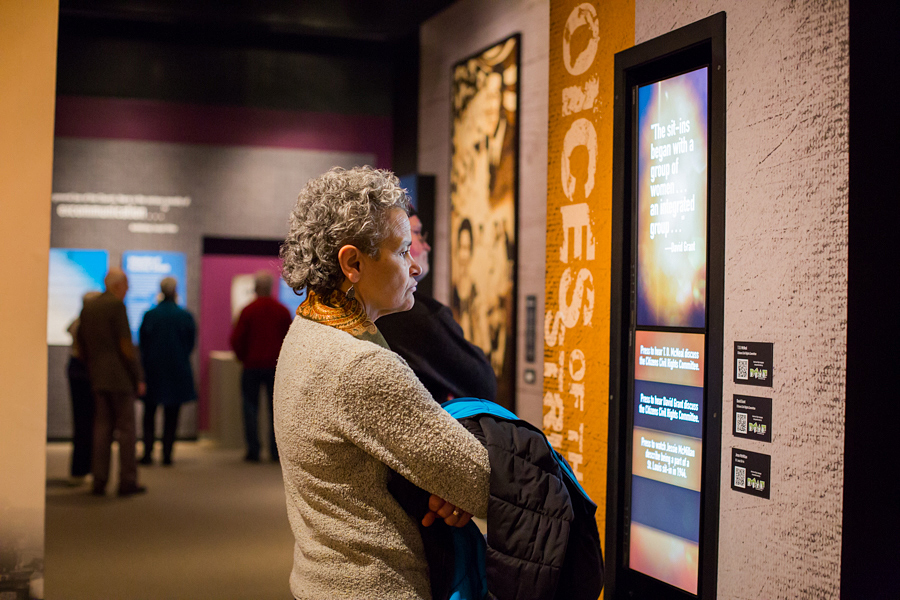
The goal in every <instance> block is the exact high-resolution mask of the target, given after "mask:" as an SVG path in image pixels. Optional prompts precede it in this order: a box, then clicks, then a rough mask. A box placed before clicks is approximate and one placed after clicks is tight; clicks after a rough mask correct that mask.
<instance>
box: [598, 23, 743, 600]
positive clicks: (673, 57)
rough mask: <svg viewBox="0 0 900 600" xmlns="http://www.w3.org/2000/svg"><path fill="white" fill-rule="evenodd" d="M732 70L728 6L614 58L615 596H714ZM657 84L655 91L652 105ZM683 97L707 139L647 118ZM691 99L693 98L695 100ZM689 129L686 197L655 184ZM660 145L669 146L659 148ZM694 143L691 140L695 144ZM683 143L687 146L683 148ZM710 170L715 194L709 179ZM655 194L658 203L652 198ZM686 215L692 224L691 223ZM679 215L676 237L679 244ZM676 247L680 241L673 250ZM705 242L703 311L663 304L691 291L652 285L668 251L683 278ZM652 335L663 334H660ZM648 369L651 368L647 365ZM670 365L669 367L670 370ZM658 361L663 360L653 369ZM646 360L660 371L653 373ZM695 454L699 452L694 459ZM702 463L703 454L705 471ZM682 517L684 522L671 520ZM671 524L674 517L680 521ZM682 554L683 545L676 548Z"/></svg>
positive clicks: (609, 547)
mask: <svg viewBox="0 0 900 600" xmlns="http://www.w3.org/2000/svg"><path fill="white" fill-rule="evenodd" d="M725 74H726V68H725V13H724V12H722V13H718V14H715V15H712V16H710V17H708V18H706V19H703V20H701V21H698V22H696V23H693V24H691V25H688V26H686V27H683V28H681V29H678V30H675V31H672V32H670V33H667V34H665V35H663V36H660V37H658V38H655V39H653V40H649V41H647V42H645V43H642V44H640V45H637V46H634V47H633V48H630V49H628V50H625V51H623V52H620V53H618V54H616V57H615V107H614V115H615V116H614V118H615V122H614V142H613V145H614V148H613V201H612V265H611V267H612V268H611V271H612V273H611V299H610V313H611V314H610V355H609V358H610V379H609V386H610V411H609V449H610V450H609V466H608V468H609V471H608V483H607V515H606V523H607V525H606V562H607V581H606V597H607V598H613V599H615V598H653V599H657V598H659V599H674V598H678V599H681V598H715V597H716V592H717V590H716V585H717V563H718V528H719V522H718V521H719V489H720V481H719V480H720V472H721V471H720V469H721V435H722V370H723V304H724V274H725V82H726V78H725ZM679 78H681V79H684V81H685V82H687V88H686V89H689V90H690V89H692V88H690V86H691V85H693V86H694V88H693V90H694V91H693V92H691V91H689V92H687V93H682V92H679V91H678V90H680V89H681V88H676V87H675V86H677V85H681V83H680V82H679V81H678V80H679ZM704 80H705V81H704ZM666 82H674V83H672V84H671V85H672V90H673V92H672V95H673V97H674V98H675V99H674V100H672V101H670V100H669V95H668V94H669V92H668V91H657V90H665V89H666V88H664V86H665V85H669V84H667V83H666ZM691 82H694V83H693V84H691ZM657 84H659V85H657ZM701 88H702V89H701ZM697 89H700V91H701V92H702V93H697V92H696V90H697ZM653 93H656V94H657V97H656V98H654V99H652V100H647V99H646V98H649V97H651V96H650V94H653ZM680 93H681V94H682V96H684V97H685V98H689V99H690V98H691V97H698V98H699V97H703V100H701V101H697V102H695V103H694V104H695V105H696V106H693V107H692V108H689V109H686V110H685V114H691V115H702V113H704V112H705V118H706V123H705V125H706V127H705V130H706V132H705V133H706V135H705V136H704V138H703V139H702V140H701V139H700V137H699V134H698V133H697V129H698V128H697V127H696V125H695V129H694V132H693V133H686V132H685V130H687V131H690V127H691V119H689V118H684V119H682V118H678V119H675V118H673V119H672V120H671V122H669V120H668V118H667V119H666V123H664V124H662V125H660V124H659V123H653V124H651V125H650V126H649V127H648V126H647V123H646V121H647V118H644V119H643V122H641V114H642V113H641V111H647V112H649V110H650V109H649V108H647V107H648V106H651V105H649V104H648V102H651V101H654V102H661V101H660V100H658V98H660V97H663V96H661V95H660V94H664V97H665V99H666V100H665V101H666V102H677V101H679V98H681V96H679V94H680ZM691 93H693V94H694V96H691V95H690V94H691ZM680 101H681V102H682V104H683V105H685V106H689V105H691V102H690V101H689V100H688V101H685V100H684V99H683V98H682V99H681V100H680ZM652 106H653V107H654V108H655V109H656V110H657V113H654V115H665V114H666V112H665V110H667V109H666V108H664V109H659V108H658V106H659V104H655V105H652ZM666 106H668V105H666ZM697 106H699V107H700V108H699V109H698V108H697ZM671 110H673V111H674V110H676V109H671ZM691 111H693V112H691ZM669 114H673V115H674V114H675V113H674V112H670V113H669ZM657 120H658V121H659V120H660V119H659V118H657ZM639 122H640V124H641V125H642V126H643V128H642V130H641V131H639V130H638V126H639ZM648 132H649V133H648ZM682 134H684V135H682ZM642 136H643V137H642ZM692 136H694V137H696V138H697V146H698V147H700V146H701V145H702V144H703V143H705V144H706V147H705V152H706V162H705V165H701V166H702V167H704V169H705V174H703V173H702V172H701V170H700V168H699V167H697V168H695V170H694V173H695V174H694V175H693V179H692V181H694V182H697V183H696V185H695V186H694V187H695V190H694V191H695V192H696V193H694V194H693V195H691V196H689V197H688V194H689V193H690V190H687V188H688V187H690V185H687V184H684V183H683V181H680V180H677V178H675V177H673V178H672V179H671V180H670V181H673V183H672V184H671V185H670V186H669V187H651V183H650V182H651V181H655V182H656V184H660V183H662V184H664V186H665V185H669V184H666V183H665V181H666V180H667V179H668V176H669V168H668V167H666V170H665V172H664V174H665V176H666V177H662V175H663V172H662V169H663V167H664V165H663V163H664V162H667V161H668V162H669V163H673V162H674V159H675V158H676V157H675V156H674V155H670V154H668V153H669V152H671V151H672V148H674V144H676V143H677V144H686V142H687V140H688V138H690V139H693V138H692ZM648 140H649V141H648ZM682 140H684V141H682ZM654 142H656V144H655V145H654ZM661 146H669V148H663V149H662V150H661V149H660V147H661ZM690 148H691V150H693V148H694V146H693V141H691V146H690ZM647 150H649V152H647ZM686 150H687V148H686V147H683V146H679V148H678V149H676V150H675V152H676V153H677V152H686ZM642 152H643V153H644V154H643V157H642V154H641V153H642ZM695 156H696V155H695ZM661 157H664V158H665V160H664V159H663V158H661ZM681 158H683V159H684V162H682V168H683V167H684V165H685V164H693V163H692V162H691V161H694V162H699V160H698V159H696V158H695V157H692V156H690V155H689V154H683V155H682V156H681ZM649 164H655V165H659V166H658V167H657V169H659V170H658V171H655V172H651V171H650V170H649V169H650V167H649V166H647V165H649ZM670 166H671V167H673V168H675V166H676V165H674V164H670ZM695 166H696V165H695ZM698 173H701V174H698ZM704 175H705V189H703V185H702V183H700V182H702V180H703V178H704ZM651 176H655V177H656V178H655V179H651ZM686 190H687V191H686ZM703 196H705V200H706V202H705V203H704V202H703ZM651 197H652V198H653V200H651V201H648V200H647V198H651ZM641 202H643V203H644V204H640V203H641ZM651 202H652V203H653V204H652V205H651V204H650V203H651ZM695 202H696V206H695ZM704 204H705V205H704ZM639 206H640V207H641V209H642V211H643V212H641V211H639ZM651 206H652V207H651ZM660 207H662V208H660ZM661 211H662V214H666V213H668V214H669V215H670V216H669V217H667V218H669V220H670V221H671V222H667V223H666V224H665V234H666V235H665V240H666V241H664V242H659V240H660V239H661V238H659V237H658V236H660V235H663V231H662V227H663V226H662V225H660V224H659V223H654V224H648V223H647V222H648V221H649V220H650V219H651V218H652V217H653V216H655V217H656V218H657V219H659V218H661V217H659V215H660V214H661ZM679 211H683V212H682V214H685V215H687V216H686V217H685V216H675V217H673V216H671V215H672V214H674V215H679ZM701 213H702V214H701ZM685 218H687V223H689V224H688V225H682V223H684V222H685V221H684V219H685ZM677 219H681V221H678V220H677ZM704 219H705V222H704ZM690 223H693V225H691V224H690ZM671 224H674V227H673V228H672V230H671V231H673V232H674V233H673V235H672V238H671V240H670V238H669V236H668V234H669V233H670V225H671ZM692 226H693V227H694V229H693V232H694V233H695V234H697V235H696V236H695V237H696V238H697V240H700V238H702V237H703V236H704V235H705V239H702V240H700V241H697V240H691V239H688V238H687V237H685V235H686V234H684V233H682V232H683V231H692V230H691V227H692ZM654 228H655V229H654ZM654 234H655V236H654ZM679 236H680V237H679ZM648 239H649V240H657V241H656V242H655V243H654V242H649V241H648ZM679 239H680V241H678V240H679ZM665 243H670V245H669V246H668V247H666V246H664V244H665ZM695 244H699V246H698V245H695ZM704 251H705V262H704V264H703V267H700V268H699V270H696V272H695V271H690V273H691V277H693V279H690V281H689V283H690V282H693V283H692V285H693V286H694V288H693V290H694V292H693V300H689V301H688V303H690V302H693V306H692V307H689V308H688V309H682V308H679V307H676V308H675V309H671V310H670V309H669V308H668V307H664V308H662V309H661V308H659V306H656V308H654V306H655V305H653V304H654V302H655V303H656V305H664V304H665V303H666V302H669V300H667V298H675V297H678V298H681V296H683V294H682V295H681V296H676V294H675V293H674V292H673V293H672V294H670V295H668V296H667V295H666V293H665V291H666V290H661V289H653V288H654V286H656V287H657V288H659V287H661V286H660V285H658V284H659V282H660V281H664V280H665V278H666V277H667V276H668V275H669V273H667V272H666V269H668V268H670V267H669V266H668V265H669V264H670V261H669V257H673V256H676V255H675V253H676V252H677V253H682V254H678V255H677V258H674V259H672V260H673V261H675V262H676V263H677V264H675V267H674V268H675V269H681V271H679V273H682V275H678V274H677V273H676V275H675V278H676V279H677V278H678V277H681V278H682V279H685V276H684V275H683V272H685V271H689V270H690V269H693V268H694V267H693V266H691V267H684V266H683V262H684V259H683V258H682V257H687V256H690V257H691V260H693V261H694V263H699V262H701V261H703V258H702V257H703V254H704ZM687 252H691V253H692V254H690V255H688V254H685V253H687ZM653 261H656V262H655V263H654V262H653ZM677 261H682V262H680V263H678V262H677ZM673 264H674V263H673ZM650 271H656V272H657V273H656V274H655V275H654V277H655V278H654V277H648V276H647V275H646V274H647V273H648V272H650ZM697 272H700V273H701V275H697ZM660 273H661V274H662V275H660ZM642 277H643V278H642ZM700 277H705V279H704V281H703V282H702V285H701V284H698V283H697V280H698V279H699V278H700ZM648 282H649V283H648ZM683 283H684V281H682V284H683ZM683 287H684V285H682V288H683ZM698 290H699V291H698ZM648 298H649V299H648ZM682 304H683V302H682ZM651 305H653V306H651ZM648 306H649V308H648ZM679 306H680V305H679ZM654 311H655V312H654ZM679 311H680V312H679ZM673 315H674V316H673ZM655 340H656V341H658V340H661V341H662V343H653V342H654V341H655ZM645 344H646V345H645ZM673 361H674V362H673ZM650 364H652V365H653V367H648V366H646V365H650ZM667 364H668V365H670V367H669V368H666V367H665V366H664V365H667ZM657 365H660V366H663V368H662V369H656V367H657ZM648 369H649V370H651V371H653V372H659V373H660V376H659V377H656V376H647V375H646V373H648ZM691 369H693V373H692V372H691ZM679 377H680V378H681V379H678V378H679ZM672 378H675V379H672ZM685 378H687V379H685ZM691 378H693V379H691ZM644 380H650V381H644ZM688 380H689V381H690V382H689V383H687V384H685V381H688ZM675 383H678V384H680V385H674V384H675ZM692 386H693V387H692ZM701 386H702V387H701ZM679 394H680V395H679ZM684 407H691V410H689V409H686V408H684ZM650 415H652V416H650ZM659 415H662V419H660V417H659ZM647 423H660V426H659V427H656V426H652V425H651V426H648V425H647ZM657 429H659V430H660V431H657ZM638 431H640V434H639V433H638ZM685 440H687V441H685ZM636 445H637V446H638V448H637V449H636V448H635V446H636ZM695 450H697V451H698V452H699V454H700V455H699V456H695V455H694V451H695ZM645 457H646V460H645ZM701 458H702V459H701ZM636 459H637V460H636ZM697 459H701V461H700V465H699V467H698V465H697V463H696V460H697ZM692 460H693V461H694V462H693V463H691V461H692ZM636 473H638V474H636ZM669 495H671V497H669ZM673 506H674V507H675V508H674V509H673V508H672V507H673ZM683 507H687V509H684V510H683V512H686V513H692V514H685V515H681V514H680V513H678V512H677V511H678V510H682V509H683ZM666 511H669V512H668V515H669V516H666V514H667V512H666ZM638 513H640V514H638ZM654 515H655V516H654ZM660 515H662V516H660ZM672 515H675V516H676V517H678V518H675V519H671V518H670V517H671V516H672ZM661 519H662V520H661ZM666 519H669V521H677V523H673V524H672V525H671V526H669V525H670V524H669V523H668V522H667V521H666ZM679 519H681V521H679ZM639 520H642V521H641V522H639ZM685 523H688V525H687V526H686V525H685ZM666 530H668V531H666ZM654 536H656V537H654ZM667 544H669V546H667ZM660 547H668V548H670V550H671V549H676V550H678V551H679V552H681V551H682V550H683V549H687V551H686V552H683V554H687V555H688V558H687V559H684V560H683V559H681V558H679V559H677V560H676V561H674V562H676V563H678V561H682V562H681V563H679V564H675V565H672V564H656V563H654V562H653V561H654V560H656V562H657V563H662V562H665V560H664V559H662V558H660V557H661V556H662V552H659V553H658V554H657V555H656V556H654V555H653V553H654V552H657V550H658V549H659V548H660ZM674 554H677V552H670V555H674ZM648 565H649V567H648ZM691 578H693V583H691Z"/></svg>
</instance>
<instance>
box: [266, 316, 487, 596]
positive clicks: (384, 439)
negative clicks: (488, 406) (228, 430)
mask: <svg viewBox="0 0 900 600" xmlns="http://www.w3.org/2000/svg"><path fill="white" fill-rule="evenodd" d="M274 413H275V437H276V438H277V441H278V450H279V453H280V455H281V468H282V472H283V475H284V488H285V496H286V500H287V512H288V519H289V520H290V523H291V529H292V530H293V532H294V538H295V544H294V568H293V571H292V573H291V578H290V583H291V592H292V593H293V594H294V596H295V597H296V598H298V599H300V600H306V599H310V600H311V599H316V600H321V599H354V600H356V599H360V600H362V599H365V600H380V599H384V600H405V599H411V600H413V599H414V600H430V597H431V593H430V588H429V580H428V566H427V564H426V562H425V558H424V551H423V548H422V539H421V536H420V535H419V532H418V528H417V524H416V523H415V522H414V521H413V520H412V519H411V518H410V517H409V516H408V515H407V514H406V513H405V512H404V511H403V509H402V508H400V506H399V505H398V504H397V502H396V501H395V500H394V498H393V496H391V494H390V493H389V492H388V491H387V487H386V484H387V477H388V472H389V469H394V470H395V471H397V472H398V473H400V474H401V475H403V476H404V477H406V478H407V479H409V480H410V481H411V482H413V483H414V484H416V485H418V486H419V487H421V488H423V489H425V490H427V491H429V492H431V493H433V494H437V495H438V496H440V497H442V498H445V499H446V500H448V501H450V502H452V503H453V504H455V505H457V506H459V507H461V508H463V509H464V510H466V511H468V512H470V513H473V514H475V515H477V516H480V517H484V516H486V513H487V502H488V492H489V481H490V464H489V462H488V455H487V451H486V450H485V449H484V447H483V446H482V445H481V444H480V443H479V442H478V441H477V440H476V439H475V437H474V436H472V435H471V434H470V433H469V432H468V431H466V430H465V429H464V428H463V427H462V426H461V425H459V424H458V423H457V422H456V421H455V420H454V419H453V418H452V417H450V416H449V415H448V414H447V413H446V412H445V411H444V410H443V409H441V408H440V407H439V406H438V405H437V404H436V403H435V402H434V400H432V398H431V395H430V394H429V393H428V391H427V390H426V389H425V387H424V386H423V385H422V384H421V383H420V382H419V380H418V379H417V378H416V376H415V375H414V374H413V372H412V370H411V369H410V368H409V367H408V366H407V365H406V363H405V362H404V361H403V359H401V358H400V357H399V356H397V355H396V354H395V353H393V352H391V351H390V350H386V349H385V348H382V347H381V346H378V345H377V344H374V343H372V342H368V341H363V340H359V339H357V338H355V337H353V336H351V335H350V334H349V333H345V332H343V331H340V330H338V329H335V328H333V327H329V326H327V325H323V324H320V323H316V322H314V321H310V320H308V319H305V318H303V317H297V318H295V319H294V322H293V324H292V326H291V329H290V331H289V332H288V334H287V337H286V338H285V340H284V343H283V344H282V347H281V355H280V356H279V358H278V369H277V372H276V376H275V410H274Z"/></svg>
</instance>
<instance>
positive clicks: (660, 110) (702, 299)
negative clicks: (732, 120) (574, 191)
mask: <svg viewBox="0 0 900 600" xmlns="http://www.w3.org/2000/svg"><path fill="white" fill-rule="evenodd" d="M707 114H708V111H707V67H703V68H702V69H697V70H696V71H691V72H689V73H685V74H683V75H679V76H677V77H672V78H670V79H665V80H663V81H658V82H656V83H652V84H650V85H645V86H641V87H640V88H638V124H637V126H638V131H637V143H638V181H637V204H638V213H637V222H638V231H637V238H638V244H637V246H638V251H637V254H638V256H637V259H638V265H637V267H638V268H637V325H638V327H640V326H651V327H653V326H657V327H660V326H661V327H704V326H705V323H706V213H707V179H708V170H707V164H708V161H707V158H708V149H709V148H708V146H709V144H708V142H707V140H708V135H707V128H708V126H707V122H708V116H707Z"/></svg>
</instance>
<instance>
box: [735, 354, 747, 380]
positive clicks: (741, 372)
mask: <svg viewBox="0 0 900 600" xmlns="http://www.w3.org/2000/svg"><path fill="white" fill-rule="evenodd" d="M736 377H737V378H738V379H750V360H749V359H747V358H739V359H737V375H736Z"/></svg>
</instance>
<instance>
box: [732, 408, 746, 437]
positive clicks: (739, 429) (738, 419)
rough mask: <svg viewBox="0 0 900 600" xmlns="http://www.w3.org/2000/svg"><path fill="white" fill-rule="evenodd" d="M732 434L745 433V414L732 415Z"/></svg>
mask: <svg viewBox="0 0 900 600" xmlns="http://www.w3.org/2000/svg"><path fill="white" fill-rule="evenodd" d="M734 432H735V433H747V413H742V412H739V413H734Z"/></svg>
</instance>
